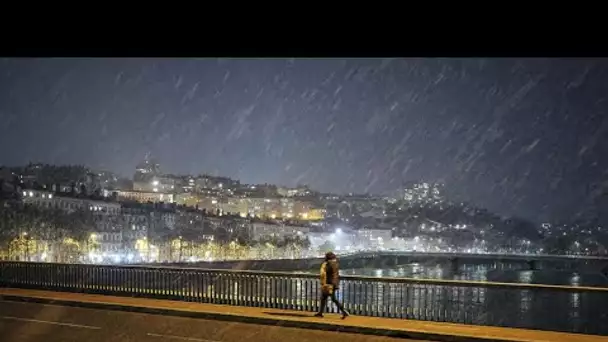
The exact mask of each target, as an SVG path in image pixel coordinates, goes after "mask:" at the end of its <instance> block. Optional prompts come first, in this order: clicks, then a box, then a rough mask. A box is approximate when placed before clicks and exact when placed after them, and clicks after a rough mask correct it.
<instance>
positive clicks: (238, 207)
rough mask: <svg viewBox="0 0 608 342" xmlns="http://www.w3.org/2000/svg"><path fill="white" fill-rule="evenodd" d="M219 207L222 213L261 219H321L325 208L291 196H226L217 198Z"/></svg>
mask: <svg viewBox="0 0 608 342" xmlns="http://www.w3.org/2000/svg"><path fill="white" fill-rule="evenodd" d="M219 209H220V210H221V211H222V212H223V213H235V214H238V215H240V216H242V217H247V216H250V217H259V218H263V219H278V218H282V219H297V220H305V221H306V220H322V219H323V218H324V217H325V210H324V209H319V208H313V206H312V204H310V203H309V202H307V201H300V200H297V199H293V198H281V197H278V198H277V197H275V198H262V197H248V198H238V197H226V198H223V199H221V200H219Z"/></svg>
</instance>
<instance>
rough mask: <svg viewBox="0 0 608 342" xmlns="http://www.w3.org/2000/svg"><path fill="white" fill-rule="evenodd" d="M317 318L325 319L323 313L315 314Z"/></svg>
mask: <svg viewBox="0 0 608 342" xmlns="http://www.w3.org/2000/svg"><path fill="white" fill-rule="evenodd" d="M315 317H323V314H322V313H320V312H317V313H316V314H315Z"/></svg>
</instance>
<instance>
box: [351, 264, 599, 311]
mask: <svg viewBox="0 0 608 342" xmlns="http://www.w3.org/2000/svg"><path fill="white" fill-rule="evenodd" d="M341 273H342V274H344V275H360V276H371V277H397V278H415V279H446V280H474V281H490V282H504V283H526V284H549V285H566V286H595V287H608V278H607V277H606V276H604V275H603V274H601V273H595V274H590V273H577V272H573V271H557V270H542V271H530V270H522V269H508V268H507V269H505V268H503V269H496V268H494V267H492V266H490V265H464V266H463V267H461V268H460V269H459V272H457V273H453V272H451V271H450V270H449V267H447V266H445V265H422V264H417V263H413V264H406V265H399V266H396V267H392V268H383V269H377V268H365V269H343V270H342V272H341ZM607 306H608V303H607Z"/></svg>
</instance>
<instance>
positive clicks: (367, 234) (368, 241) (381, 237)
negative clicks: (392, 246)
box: [356, 229, 393, 249]
mask: <svg viewBox="0 0 608 342" xmlns="http://www.w3.org/2000/svg"><path fill="white" fill-rule="evenodd" d="M356 234H357V240H358V241H359V243H360V244H361V246H362V247H363V248H369V249H382V248H384V245H385V243H386V242H388V241H390V240H391V239H392V238H393V231H392V230H390V229H361V230H357V231H356Z"/></svg>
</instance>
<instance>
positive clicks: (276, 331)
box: [0, 301, 411, 342]
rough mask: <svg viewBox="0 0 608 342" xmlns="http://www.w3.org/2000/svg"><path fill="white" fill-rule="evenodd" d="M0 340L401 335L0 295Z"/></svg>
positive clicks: (362, 339)
mask: <svg viewBox="0 0 608 342" xmlns="http://www.w3.org/2000/svg"><path fill="white" fill-rule="evenodd" d="M0 340H1V341H3V342H72V341H73V342H82V341H86V342H112V341H115V342H162V341H167V342H179V341H190V342H276V341H299V342H306V341H311V342H319V341H332V342H397V341H405V340H403V339H397V338H389V337H381V336H369V335H358V334H351V333H339V332H327V331H318V330H307V329H297V328H285V327H281V326H269V325H253V324H245V323H233V322H223V321H214V320H204V319H196V318H183V317H171V316H161V315H149V314H142V313H130V312H123V311H106V310H93V309H84V308H74V307H64V306H56V305H45V304H35V303H22V302H10V301H0ZM408 341H411V340H408Z"/></svg>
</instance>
